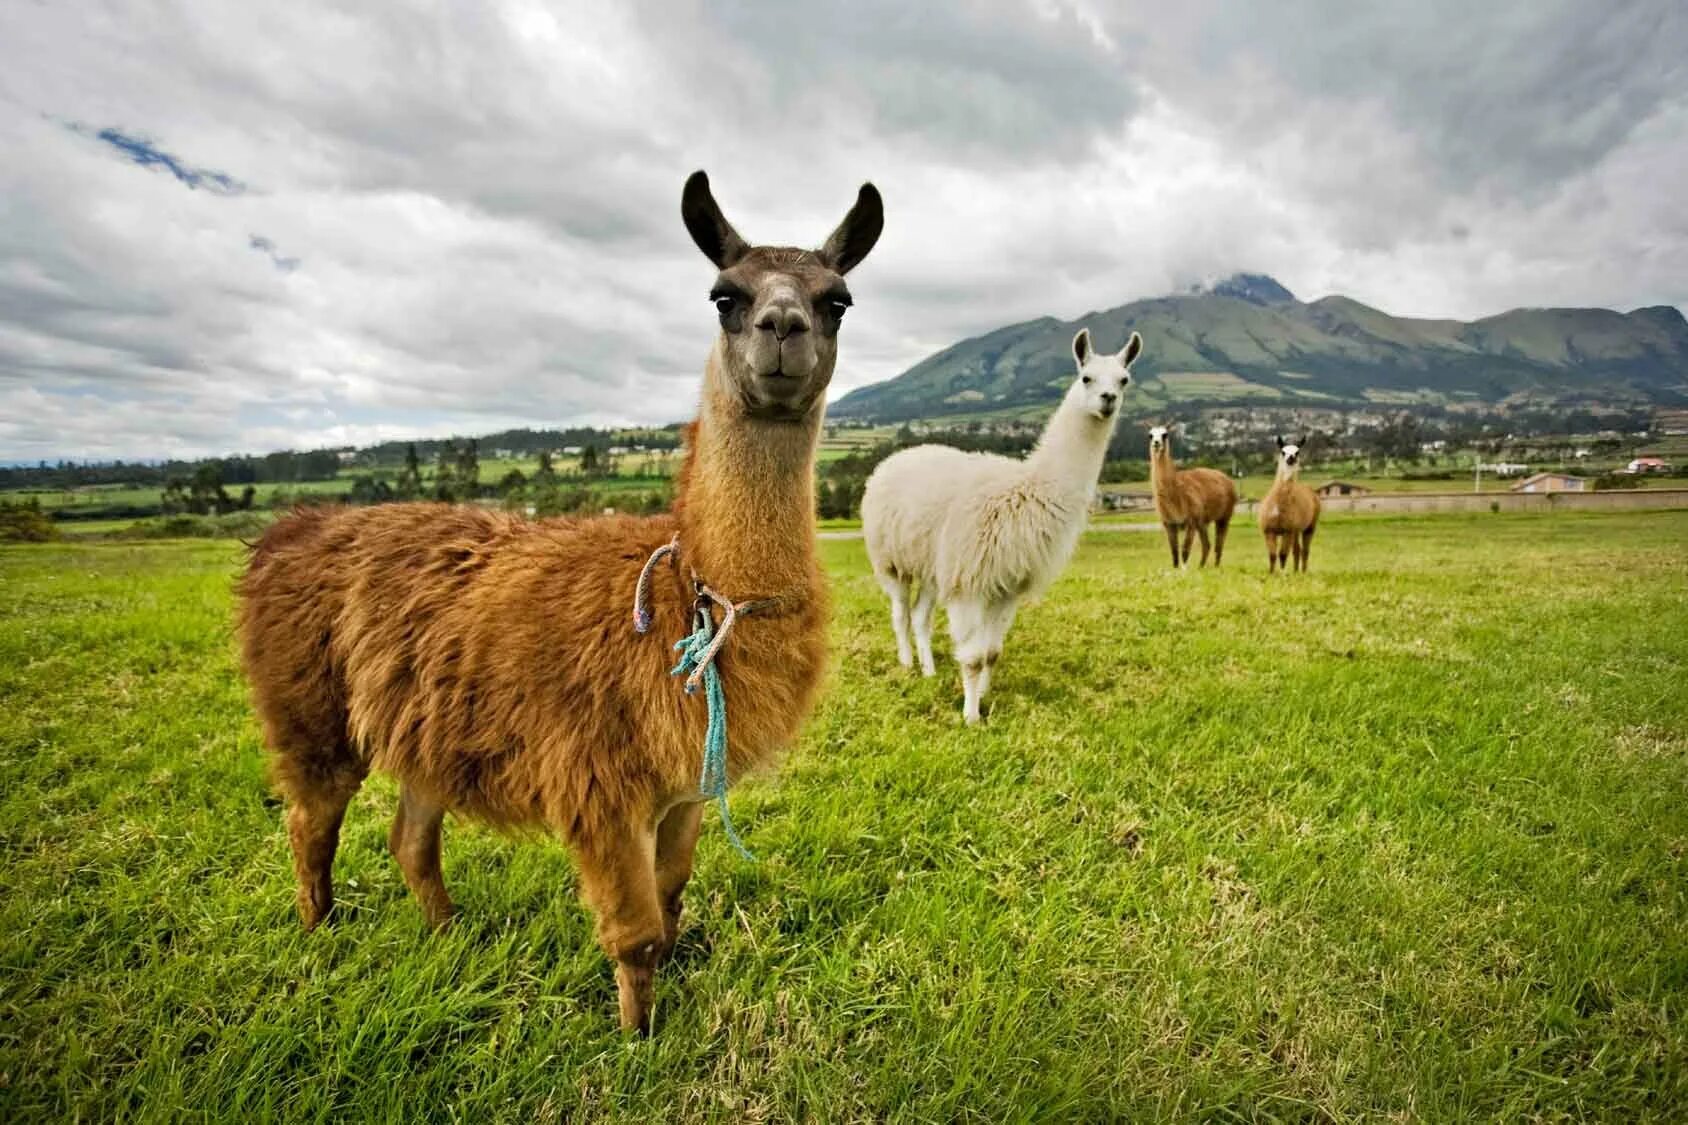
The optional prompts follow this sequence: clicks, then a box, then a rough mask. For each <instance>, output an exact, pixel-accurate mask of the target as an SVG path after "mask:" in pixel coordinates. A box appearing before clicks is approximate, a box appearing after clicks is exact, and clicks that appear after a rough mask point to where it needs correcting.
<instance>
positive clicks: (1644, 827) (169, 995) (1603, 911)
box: [0, 512, 1688, 1123]
mask: <svg viewBox="0 0 1688 1125" xmlns="http://www.w3.org/2000/svg"><path fill="white" fill-rule="evenodd" d="M823 550H824V551H825V554H826V558H827V563H828V566H829V568H830V570H831V572H832V574H833V576H834V592H835V596H836V602H837V614H836V620H835V624H834V630H833V637H834V649H835V655H836V660H835V668H834V673H833V677H832V682H831V685H830V689H829V691H828V692H827V695H826V700H825V703H824V705H823V707H822V709H821V710H820V712H819V713H818V714H817V715H816V717H815V718H814V719H813V721H812V722H811V723H810V725H809V727H808V728H807V732H806V734H805V736H804V738H803V739H802V742H801V744H800V746H799V747H797V749H796V750H795V751H794V753H793V754H792V756H791V757H790V759H789V760H788V761H787V763H786V765H785V766H784V768H783V769H782V770H781V771H780V772H779V773H778V775H777V776H775V777H771V778H768V779H764V780H761V781H756V782H752V783H749V784H746V785H744V786H742V787H741V788H740V789H738V790H736V791H735V796H734V802H735V805H734V811H735V816H736V818H737V819H738V822H739V825H740V827H741V829H742V830H744V831H745V833H746V836H747V839H748V841H749V843H750V845H751V846H752V848H754V849H755V850H756V852H757V853H758V855H759V856H760V862H758V863H756V864H749V863H746V862H743V861H741V860H739V859H738V858H737V857H736V856H735V855H734V854H733V853H732V852H731V850H730V849H729V848H728V847H727V846H726V845H725V843H724V840H723V838H722V834H721V832H720V830H719V827H718V825H717V824H716V823H715V821H714V820H713V818H711V819H709V820H708V821H706V825H707V827H706V831H705V836H704V841H703V844H702V846H701V849H700V868H699V872H698V876H697V879H696V880H695V882H694V883H693V885H692V889H691V891H690V893H689V898H688V915H687V927H688V928H687V929H686V931H685V934H684V936H683V938H682V943H681V947H680V950H679V955H678V960H677V963H676V964H674V965H672V966H671V967H670V968H668V969H667V970H665V972H664V973H663V974H662V976H661V980H660V984H659V993H658V1004H659V1006H658V1010H657V1026H658V1034H657V1035H656V1037H655V1038H653V1039H651V1040H649V1041H644V1042H640V1041H630V1040H626V1039H623V1038H622V1037H621V1036H620V1035H619V1034H617V1033H616V1032H615V1030H614V1026H613V1024H614V997H613V991H614V986H613V981H612V978H611V974H610V972H609V970H608V968H607V966H606V964H605V963H604V961H603V960H602V959H601V957H600V956H599V954H598V953H597V951H596V950H595V948H594V947H593V944H592V941H591V937H590V925H589V921H588V919H587V917H586V915H585V913H584V911H583V910H582V909H581V907H580V906H578V905H577V903H576V901H575V899H574V892H575V881H574V875H573V873H572V869H571V867H570V864H569V862H568V860H567V858H566V856H565V854H564V853H563V852H562V851H561V850H560V849H559V848H557V847H556V846H554V845H551V844H549V843H543V842H541V843H535V842H530V841H518V840H511V839H507V838H504V837H501V836H499V835H497V834H494V833H491V832H488V831H486V830H483V829H481V828H478V827H476V826H473V825H467V824H462V823H458V822H452V823H450V824H448V827H447V841H446V858H445V867H446V878H447V882H448V883H449V885H450V886H451V888H452V891H453V893H454V895H455V897H456V899H457V901H458V904H459V906H460V909H461V916H460V918H459V922H458V924H457V925H455V927H454V928H453V929H452V930H451V931H450V932H448V933H446V934H443V935H440V936H429V935H427V934H425V933H424V930H423V925H422V921H421V917H420V914H419V912H418V911H417V908H416V906H415V905H414V903H413V902H412V901H411V900H410V899H409V897H408V895H407V892H406V891H405V889H404V886H403V883H402V881H401V879H400V877H399V873H398V871H397V869H396V867H395V866H394V865H393V863H392V862H391V861H390V859H389V858H388V857H387V855H386V851H385V833H386V828H387V823H388V820H389V818H390V815H391V812H392V807H393V798H394V794H393V789H392V787H391V785H389V784H387V783H385V782H372V783H371V784H370V785H368V786H367V787H366V788H365V790H364V792H363V793H362V795H360V797H359V798H358V800H357V801H356V803H355V804H354V806H353V809H352V812H351V814H350V816H349V818H348V822H347V827H346V832H345V836H344V842H343V845H342V851H341V856H340V861H339V864H338V866H337V874H338V877H339V896H340V898H339V906H338V912H339V913H338V920H337V922H336V923H335V924H333V925H331V926H329V927H325V928H324V929H323V930H322V931H319V932H318V933H316V934H312V935H305V934H302V933H300V932H299V930H298V927H297V925H296V923H295V920H294V917H293V914H292V885H291V875H290V872H289V867H288V860H287V850H286V842H285V839H284V835H283V832H282V830H281V826H280V825H281V822H280V809H279V807H278V805H277V803H276V802H275V800H274V799H273V798H272V797H270V796H269V794H268V793H267V791H266V789H265V786H264V784H263V773H262V763H261V760H260V756H259V748H258V741H257V734H256V729H255V726H254V724H253V722H252V720H251V717H250V715H249V712H248V710H247V707H246V705H245V702H244V696H243V690H242V687H241V685H240V682H239V680H238V678H237V676H236V674H235V670H234V665H233V661H232V645H231V640H230V635H229V617H230V611H229V584H230V578H231V575H232V573H233V571H234V568H235V566H236V565H237V562H238V559H239V548H238V546H237V545H234V544H230V543H227V542H208V543H207V542H191V543H189V542H170V543H144V544H101V545H62V544H61V545H43V546H34V547H17V548H5V549H3V550H0V770H3V775H0V776H3V777H4V782H5V784H4V792H3V795H0V862H3V865H4V866H3V871H4V880H3V883H4V885H3V888H0V889H3V892H4V893H3V894H0V1120H4V1121H20V1122H21V1121H32V1120H62V1119H67V1118H80V1119H84V1120H96V1119H101V1120H111V1119H170V1120H183V1119H187V1120H192V1119H217V1120H253V1119H266V1118H287V1119H291V1120H337V1121H338V1120H349V1119H364V1118H375V1119H383V1120H386V1119H396V1118H398V1117H400V1116H401V1115H403V1116H407V1117H415V1118H420V1119H439V1120H472V1121H486V1120H515V1121H521V1122H524V1123H543V1122H550V1121H562V1120H598V1119H611V1120H615V1119H619V1120H628V1121H645V1120H656V1119H661V1120H678V1121H690V1120H719V1121H761V1120H833V1121H843V1120H884V1119H896V1120H921V1121H982V1120H993V1121H995V1120H1010V1121H1048V1120H1074V1121H1102V1120H1123V1119H1131V1120H1155V1119H1184V1120H1236V1119H1246V1120H1327V1119H1334V1120H1353V1119H1362V1118H1367V1119H1375V1118H1384V1119H1392V1120H1405V1121H1415V1120H1424V1121H1450V1120H1467V1119H1489V1120H1504V1121H1519V1120H1557V1119H1598V1120H1608V1121H1624V1122H1629V1121H1647V1120H1668V1119H1673V1118H1674V1119H1677V1120H1681V1119H1682V1118H1683V1117H1684V1115H1688V1030H1685V1028H1688V1022H1685V1017H1688V1010H1685V1009H1688V880H1685V876H1688V860H1685V854H1688V686H1685V685H1688V674H1685V671H1688V513H1680V512H1656V513H1654V512H1649V513H1635V514H1622V515H1604V514H1601V515H1559V516H1553V517H1532V516H1482V517H1477V516H1445V517H1419V518H1414V519H1410V520H1366V521H1354V522H1350V523H1340V522H1337V521H1331V522H1330V523H1329V524H1328V525H1327V527H1326V528H1325V529H1324V530H1323V531H1322V533H1321V535H1320V537H1319V540H1318V541H1317V544H1316V547H1315V552H1316V553H1315V555H1314V562H1313V567H1314V569H1313V573H1312V574H1311V575H1309V576H1307V577H1305V578H1295V579H1288V580H1283V579H1280V580H1277V581H1268V580H1267V578H1266V577H1265V575H1264V573H1263V571H1264V561H1263V559H1261V558H1260V557H1259V556H1260V555H1261V554H1262V551H1261V550H1260V546H1259V541H1258V537H1257V536H1256V535H1255V534H1254V531H1253V528H1252V526H1244V525H1239V526H1238V528H1237V529H1236V535H1235V537H1234V539H1233V550H1232V557H1231V565H1229V566H1228V567H1227V569H1226V571H1225V572H1224V573H1222V574H1216V573H1212V572H1206V573H1192V574H1184V575H1173V574H1171V573H1168V572H1167V571H1166V570H1165V569H1164V567H1163V563H1162V555H1163V550H1164V545H1163V543H1162V541H1161V539H1160V537H1159V536H1155V535H1146V534H1145V535H1121V534H1097V535H1092V536H1090V537H1089V538H1088V539H1087V541H1086V543H1085V545H1084V548H1083V550H1082V552H1081V554H1080V556H1079V558H1078V560H1077V561H1076V562H1075V564H1074V567H1073V569H1072V570H1071V572H1069V574H1068V575H1067V576H1066V577H1064V578H1063V579H1062V580H1061V581H1060V582H1059V583H1058V584H1057V585H1056V587H1055V588H1054V590H1053V591H1052V592H1051V594H1050V596H1049V597H1048V598H1047V599H1046V600H1045V601H1044V602H1043V603H1042V604H1040V605H1037V606H1034V607H1030V608H1028V609H1026V610H1025V611H1023V612H1022V615H1021V618H1020V621H1019V622H1018V624H1017V625H1016V627H1015V630H1014V632H1013V633H1012V634H1011V635H1010V637H1009V643H1008V648H1007V654H1006V656H1005V658H1004V662H1003V664H1002V665H1001V666H1000V667H999V669H998V675H997V684H996V687H995V691H994V694H993V696H992V698H991V700H990V705H991V711H990V714H989V718H988V721H987V724H986V726H985V727H984V728H982V729H978V730H968V729H966V728H964V727H962V726H961V724H960V722H959V710H960V691H959V685H958V683H957V682H956V677H955V675H954V670H953V666H943V667H941V674H940V677H939V678H938V679H936V680H932V681H920V680H918V679H910V678H906V677H905V676H903V675H902V674H900V673H899V671H898V669H897V668H896V666H895V662H894V659H893V653H892V645H891V637H890V630H889V627H888V625H887V623H886V622H885V620H884V618H885V614H884V609H883V606H882V604H881V600H880V595H879V594H878V591H877V589H876V587H875V586H874V584H873V582H872V580H871V578H870V577H869V575H868V573H867V571H866V566H865V559H864V555H863V551H862V546H861V544H860V542H849V541H844V542H830V541H829V542H827V543H824V544H823ZM943 655H944V646H943V645H940V659H942V658H943Z"/></svg>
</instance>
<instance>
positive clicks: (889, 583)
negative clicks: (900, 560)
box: [877, 574, 914, 668]
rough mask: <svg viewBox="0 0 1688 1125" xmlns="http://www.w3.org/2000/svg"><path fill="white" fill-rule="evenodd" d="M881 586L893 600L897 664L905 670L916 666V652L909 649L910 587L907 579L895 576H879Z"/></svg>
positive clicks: (893, 626)
mask: <svg viewBox="0 0 1688 1125" xmlns="http://www.w3.org/2000/svg"><path fill="white" fill-rule="evenodd" d="M877 577H878V579H879V586H880V588H881V589H882V590H884V591H885V594H886V596H887V597H889V598H890V599H891V632H892V633H894V634H896V637H897V663H898V664H901V665H902V666H903V667H904V668H912V667H913V666H914V652H913V650H911V649H910V648H909V638H908V633H909V607H908V594H909V585H910V583H909V582H908V580H907V579H904V578H900V577H898V576H897V575H894V574H879V575H878V576H877Z"/></svg>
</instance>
